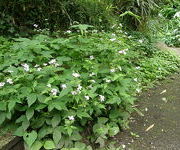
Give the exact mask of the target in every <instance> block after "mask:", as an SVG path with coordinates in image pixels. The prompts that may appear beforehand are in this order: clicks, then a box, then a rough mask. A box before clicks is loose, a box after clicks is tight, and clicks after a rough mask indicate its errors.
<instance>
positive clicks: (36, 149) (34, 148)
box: [31, 141, 43, 150]
mask: <svg viewBox="0 0 180 150" xmlns="http://www.w3.org/2000/svg"><path fill="white" fill-rule="evenodd" d="M42 146H43V144H42V143H41V142H40V141H35V142H34V144H33V145H32V147H31V150H40V149H41V147H42Z"/></svg>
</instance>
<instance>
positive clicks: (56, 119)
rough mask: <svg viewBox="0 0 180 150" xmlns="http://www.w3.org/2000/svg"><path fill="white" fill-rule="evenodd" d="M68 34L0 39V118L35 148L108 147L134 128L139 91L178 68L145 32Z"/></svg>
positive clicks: (35, 149)
mask: <svg viewBox="0 0 180 150" xmlns="http://www.w3.org/2000/svg"><path fill="white" fill-rule="evenodd" d="M65 34H66V36H68V38H51V37H48V36H45V35H37V36H34V37H33V38H32V39H28V38H18V39H14V40H11V41H7V40H6V39H4V38H1V40H0V42H1V47H0V63H1V65H0V70H1V73H0V111H1V112H0V124H3V125H5V124H6V123H7V122H11V123H13V124H14V125H16V127H17V130H16V131H15V135H17V136H22V137H23V139H24V140H25V143H26V145H27V147H29V148H30V149H31V150H38V149H40V148H41V147H44V148H45V149H54V148H55V147H56V148H64V150H65V149H66V148H73V147H74V148H76V149H77V150H78V149H81V150H83V149H84V150H86V149H92V147H91V146H93V147H94V146H95V147H96V146H97V145H96V144H99V145H100V146H101V147H102V146H104V144H103V143H104V140H105V139H107V138H108V137H112V136H114V135H116V134H117V133H118V132H119V131H120V130H121V129H122V128H125V127H128V118H129V115H130V113H131V112H132V111H133V109H134V108H133V107H132V106H133V105H134V101H135V98H134V96H135V95H136V94H137V93H138V92H140V91H141V89H142V88H144V86H147V85H148V84H149V83H152V81H155V80H156V79H162V78H164V77H165V76H166V75H168V74H169V73H171V72H174V71H176V70H177V68H178V67H179V61H178V60H177V58H176V57H175V56H173V55H170V54H169V53H167V54H166V53H164V52H160V51H157V50H156V49H155V48H154V47H153V46H152V45H151V43H150V42H149V40H148V39H147V38H145V37H144V38H142V36H141V39H139V38H137V36H131V35H128V34H127V33H125V34H124V33H120V34H119V33H116V34H115V33H113V34H107V33H92V34H90V33H88V35H86V36H85V35H78V34H76V33H70V32H68V33H65ZM67 34H68V35H67ZM95 143H96V144H95Z"/></svg>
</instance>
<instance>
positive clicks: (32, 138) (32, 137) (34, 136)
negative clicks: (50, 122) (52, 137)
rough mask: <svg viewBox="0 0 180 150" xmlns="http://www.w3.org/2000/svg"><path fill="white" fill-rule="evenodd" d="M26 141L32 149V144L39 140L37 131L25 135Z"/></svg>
mask: <svg viewBox="0 0 180 150" xmlns="http://www.w3.org/2000/svg"><path fill="white" fill-rule="evenodd" d="M23 139H24V141H25V142H26V144H27V145H28V146H29V147H31V146H32V144H33V143H34V142H35V141H36V139H37V132H36V131H32V132H31V133H25V135H24V136H23Z"/></svg>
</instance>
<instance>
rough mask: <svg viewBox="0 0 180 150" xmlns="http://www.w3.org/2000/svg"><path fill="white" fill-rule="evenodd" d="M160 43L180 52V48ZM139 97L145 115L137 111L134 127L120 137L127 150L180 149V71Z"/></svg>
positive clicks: (166, 48) (134, 117)
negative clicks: (138, 113)
mask: <svg viewBox="0 0 180 150" xmlns="http://www.w3.org/2000/svg"><path fill="white" fill-rule="evenodd" d="M157 46H158V47H159V48H161V49H164V50H168V51H174V52H175V53H176V54H178V55H180V48H170V47H167V46H166V45H165V44H163V43H158V44H157ZM139 100H140V102H139V103H138V106H139V109H140V110H141V112H142V113H143V114H144V116H139V115H137V114H133V116H132V120H131V123H130V130H127V131H124V132H122V133H120V134H119V135H118V136H117V137H116V140H117V141H118V143H119V144H121V145H122V144H123V145H124V147H125V148H124V149H126V150H180V74H178V73H177V74H175V75H173V76H172V77H169V78H168V79H167V80H165V81H162V82H161V83H160V84H159V85H157V87H155V88H153V89H150V90H148V91H147V92H145V93H143V94H142V96H140V97H139Z"/></svg>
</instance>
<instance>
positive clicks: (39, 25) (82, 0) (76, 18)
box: [0, 0, 115, 33]
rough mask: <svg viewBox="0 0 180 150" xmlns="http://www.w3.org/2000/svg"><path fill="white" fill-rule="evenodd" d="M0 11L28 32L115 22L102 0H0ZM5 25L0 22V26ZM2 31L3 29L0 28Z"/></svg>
mask: <svg viewBox="0 0 180 150" xmlns="http://www.w3.org/2000/svg"><path fill="white" fill-rule="evenodd" d="M0 11H1V12H2V15H5V14H7V15H6V16H8V17H10V18H11V19H10V20H8V24H9V25H13V26H14V25H16V26H17V27H19V30H20V31H22V32H24V30H25V31H26V32H30V33H31V32H32V31H31V30H32V29H36V30H42V29H49V30H50V31H51V32H52V31H57V30H61V29H67V28H69V26H71V25H73V24H74V22H79V23H81V24H83V23H85V24H91V25H94V26H96V27H98V28H107V27H109V26H111V25H112V24H113V23H114V22H115V15H113V7H112V6H111V3H109V2H107V1H106V0H101V1H96V0H74V1H71V0H53V1H44V0H36V1H27V0H15V1H14V0H9V1H6V0H2V1H1V2H0ZM47 12H48V13H47ZM0 22H6V23H7V19H6V18H3V17H2V18H0ZM9 25H7V24H6V25H4V24H3V25H1V23H0V26H1V27H0V28H4V27H8V26H9ZM8 29H10V27H8ZM3 32H4V33H5V32H6V30H5V29H3Z"/></svg>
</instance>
